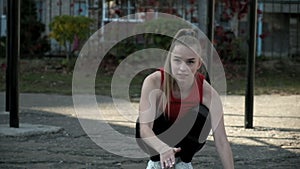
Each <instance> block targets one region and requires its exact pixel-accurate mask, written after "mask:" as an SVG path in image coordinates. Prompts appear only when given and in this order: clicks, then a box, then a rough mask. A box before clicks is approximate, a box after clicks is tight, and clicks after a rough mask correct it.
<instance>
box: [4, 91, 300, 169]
mask: <svg viewBox="0 0 300 169" xmlns="http://www.w3.org/2000/svg"><path fill="white" fill-rule="evenodd" d="M4 98H5V95H4V93H0V117H1V118H0V124H7V125H8V123H9V114H8V113H6V112H5V111H4V108H5V107H4V106H5V99H4ZM254 100H255V106H254V119H253V122H254V123H253V126H254V128H253V129H244V109H245V108H244V107H245V106H244V101H245V98H244V97H243V96H227V97H226V98H223V103H224V112H225V113H224V120H225V126H226V131H227V135H228V139H229V141H230V143H231V147H232V151H233V155H234V161H235V166H236V168H243V169H244V168H255V169H256V168H273V169H281V168H300V160H299V159H300V158H299V157H300V95H288V96H280V95H262V96H255V99H254ZM97 102H98V108H99V109H100V110H101V113H102V115H103V119H105V124H109V126H111V127H112V128H113V129H114V130H115V131H118V132H119V133H121V135H126V136H128V137H129V138H132V139H133V135H134V125H135V123H134V121H135V119H136V117H137V113H136V111H134V110H136V108H137V106H138V105H137V103H132V104H131V105H130V106H131V107H130V108H129V110H130V109H132V110H133V111H130V112H131V113H130V114H126V113H124V112H123V114H120V113H119V112H118V111H117V110H116V109H115V105H114V104H113V102H112V100H111V98H108V97H103V96H97ZM87 110H88V108H87ZM82 121H87V122H90V123H91V124H93V122H95V121H99V119H97V118H95V117H92V116H88V117H81V116H79V117H78V114H76V112H75V110H74V106H73V100H72V97H71V96H61V95H47V94H21V97H20V123H21V126H22V124H25V123H27V124H43V125H51V126H57V127H61V128H62V130H59V131H58V132H55V133H47V134H36V135H27V136H15V137H11V136H3V135H2V136H0V154H1V155H0V168H74V169H76V168H101V169H105V168H109V169H110V168H112V169H117V168H118V169H119V168H124V169H125V168H128V169H129V168H135V169H140V168H141V169H142V168H145V166H146V163H147V160H148V159H147V158H135V157H133V156H131V157H123V156H120V155H116V154H114V153H112V152H111V151H110V150H107V149H105V148H103V147H101V144H102V143H101V141H103V140H105V139H101V138H100V141H99V140H95V139H94V140H92V139H91V137H90V136H91V133H89V134H87V133H86V132H85V131H84V130H83V128H82V125H81V123H80V122H82ZM105 136H106V135H105V134H103V138H105ZM92 138H93V137H92ZM106 141H107V140H106ZM109 141H111V143H112V145H114V142H122V141H123V140H122V138H121V137H120V138H119V139H118V138H117V139H116V140H109ZM99 142H100V143H99ZM99 144H100V145H99ZM124 144H125V146H124ZM116 145H117V144H116ZM121 145H123V147H118V146H116V147H115V150H116V151H118V150H120V152H122V151H123V150H126V149H128V147H130V146H128V147H127V146H126V141H123V143H122V144H121ZM193 166H194V168H195V169H198V168H201V169H202V168H222V167H221V163H220V160H219V157H218V154H217V152H216V150H215V147H214V143H213V138H212V137H211V136H209V138H208V141H207V144H206V146H205V147H204V148H203V149H202V150H201V151H200V152H199V153H197V154H196V156H195V157H194V159H193Z"/></svg>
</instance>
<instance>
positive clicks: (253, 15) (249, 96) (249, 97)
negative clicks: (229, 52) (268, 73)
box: [245, 0, 257, 128]
mask: <svg viewBox="0 0 300 169" xmlns="http://www.w3.org/2000/svg"><path fill="white" fill-rule="evenodd" d="M256 28H257V0H252V1H250V23H249V32H250V37H249V53H248V65H247V86H246V97H245V128H253V100H254V96H253V95H254V84H255V83H254V76H255V54H256Z"/></svg>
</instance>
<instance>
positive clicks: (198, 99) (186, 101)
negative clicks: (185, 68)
mask: <svg viewBox="0 0 300 169" xmlns="http://www.w3.org/2000/svg"><path fill="white" fill-rule="evenodd" d="M160 72H161V84H163V81H164V72H163V70H162V69H161V70H160ZM195 79H196V83H194V84H193V86H192V89H191V91H190V93H189V95H188V96H187V97H186V98H183V99H181V98H176V97H174V96H173V93H172V92H171V95H170V96H171V98H170V109H168V105H166V108H165V114H166V115H168V116H169V117H168V118H169V120H171V121H172V122H174V121H175V120H176V118H177V117H178V115H179V114H180V115H184V114H185V113H187V112H188V111H189V110H190V109H191V108H193V107H196V106H198V105H199V104H202V99H203V81H204V79H205V77H204V76H203V75H202V74H200V73H198V72H197V73H196V75H195Z"/></svg>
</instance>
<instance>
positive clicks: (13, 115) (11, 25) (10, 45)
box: [6, 0, 21, 128]
mask: <svg viewBox="0 0 300 169" xmlns="http://www.w3.org/2000/svg"><path fill="white" fill-rule="evenodd" d="M20 3H21V2H20V0H9V1H7V7H8V8H7V9H8V10H7V11H8V12H7V14H8V18H7V45H6V48H7V50H6V51H7V53H6V54H7V60H8V68H7V71H8V72H7V74H9V78H8V84H9V86H6V87H7V88H8V90H9V92H8V93H7V94H8V95H9V97H8V98H9V100H8V103H9V112H10V120H9V122H10V127H15V128H19V83H18V73H19V57H20Z"/></svg>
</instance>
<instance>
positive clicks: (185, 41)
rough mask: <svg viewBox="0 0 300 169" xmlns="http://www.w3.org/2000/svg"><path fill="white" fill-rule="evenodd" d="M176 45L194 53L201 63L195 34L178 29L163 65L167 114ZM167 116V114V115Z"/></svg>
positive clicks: (171, 89) (199, 46)
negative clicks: (172, 56) (173, 54)
mask: <svg viewBox="0 0 300 169" xmlns="http://www.w3.org/2000/svg"><path fill="white" fill-rule="evenodd" d="M176 45H184V46H186V47H188V48H189V49H191V50H192V51H193V52H194V53H196V54H197V55H198V56H199V58H200V62H202V58H201V52H202V48H201V45H200V41H199V39H198V38H197V33H196V31H195V30H194V29H180V30H179V31H178V32H177V33H176V35H175V37H174V38H173V41H172V43H171V46H170V49H169V52H168V55H167V58H166V61H165V65H164V81H163V91H164V93H165V95H166V99H167V105H168V107H167V109H168V112H170V111H169V110H170V98H171V91H173V89H174V86H175V80H174V78H173V77H172V70H171V54H172V51H173V50H174V48H175V46H176ZM163 105H164V104H163ZM168 115H169V114H168Z"/></svg>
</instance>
